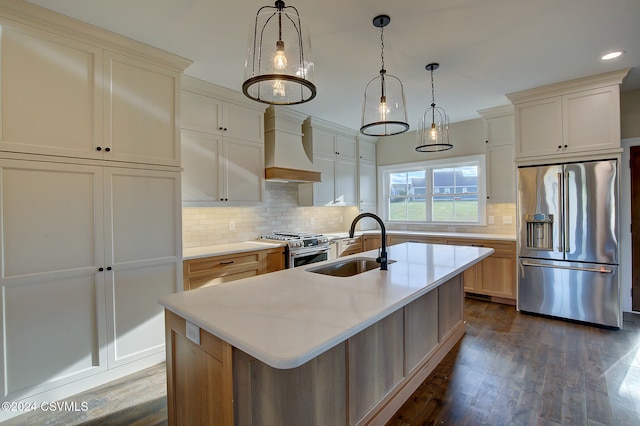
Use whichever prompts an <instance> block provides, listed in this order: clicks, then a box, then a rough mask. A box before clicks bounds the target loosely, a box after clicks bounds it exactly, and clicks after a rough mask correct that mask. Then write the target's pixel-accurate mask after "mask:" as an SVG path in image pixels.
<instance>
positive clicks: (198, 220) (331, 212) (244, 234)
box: [182, 182, 358, 247]
mask: <svg viewBox="0 0 640 426" xmlns="http://www.w3.org/2000/svg"><path fill="white" fill-rule="evenodd" d="M357 214H358V209H357V208H356V207H298V185H297V184H294V183H277V182H265V201H264V202H263V204H262V205H259V206H255V207H208V208H195V207H184V208H183V209H182V242H183V246H184V247H200V246H208V245H214V244H227V243H236V242H241V241H247V240H255V239H257V238H259V237H260V235H262V234H267V233H270V232H274V231H297V232H318V233H330V232H345V231H346V230H348V227H349V225H351V221H352V220H353V218H354V217H356V215H357ZM231 221H233V222H234V227H235V229H234V230H230V229H229V228H230V222H231Z"/></svg>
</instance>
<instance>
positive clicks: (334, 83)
mask: <svg viewBox="0 0 640 426" xmlns="http://www.w3.org/2000/svg"><path fill="white" fill-rule="evenodd" d="M29 1H30V3H33V4H36V5H40V6H43V7H46V8H49V9H52V10H55V11H57V12H60V13H62V14H65V15H68V16H71V17H74V18H77V19H80V20H82V21H85V22H88V23H91V24H94V25H97V26H99V27H102V28H106V29H108V30H111V31H113V32H115V33H118V34H122V35H124V36H127V37H130V38H133V39H136V40H139V41H141V42H144V43H147V44H149V45H152V46H156V47H159V48H161V49H164V50H167V51H169V52H172V53H175V54H178V55H180V56H183V57H185V58H188V59H191V60H192V61H193V64H192V65H191V66H190V67H189V68H188V69H187V70H186V71H185V73H186V74H188V75H191V76H194V77H197V78H200V79H203V80H206V81H210V82H212V83H216V84H218V85H221V86H225V87H228V88H231V89H234V90H237V91H238V92H240V91H241V86H242V81H243V79H244V61H245V52H246V47H247V41H248V34H249V28H250V24H251V23H252V21H253V19H254V18H255V14H256V12H257V10H258V9H259V8H260V7H261V6H264V5H267V4H268V5H272V4H273V3H272V2H271V1H261V0H240V1H238V0H236V1H216V0H134V1H131V0H58V1H52V0H29ZM286 5H288V6H295V7H296V8H297V9H298V11H299V12H300V16H301V17H302V19H303V20H304V21H306V23H307V24H308V26H309V28H310V36H311V47H312V59H313V62H314V64H315V72H316V82H315V83H316V86H317V88H318V95H317V97H316V98H315V99H313V100H312V101H310V102H308V103H306V104H302V105H298V106H295V107H292V108H294V109H296V110H298V111H301V112H303V113H306V114H309V115H313V116H315V117H318V118H322V119H325V120H329V121H332V122H334V123H338V124H342V125H344V126H347V127H349V128H352V129H359V128H360V119H361V118H360V114H361V108H362V97H363V94H364V88H365V85H366V83H367V82H368V81H369V80H370V79H371V78H373V77H375V76H376V75H377V74H378V71H379V69H380V30H379V29H378V28H376V27H374V26H373V24H372V20H373V18H374V17H375V16H377V15H380V14H387V15H389V16H390V17H391V22H390V24H389V26H387V27H386V28H385V29H384V44H385V50H384V56H385V68H386V69H387V72H388V73H389V74H393V75H395V76H397V77H398V78H400V80H401V81H402V83H403V85H404V88H405V97H406V99H407V111H408V114H409V124H410V125H411V128H412V129H415V127H416V125H417V123H418V120H419V118H420V116H421V115H422V114H423V113H424V110H425V108H426V107H427V106H428V104H429V103H430V101H431V99H430V98H431V94H430V91H431V89H430V80H429V78H430V77H429V74H428V72H427V71H426V70H425V65H426V64H428V63H430V62H439V63H440V68H439V69H438V70H436V71H435V72H434V80H435V98H436V103H437V104H438V106H441V107H443V108H444V109H445V110H446V111H447V114H448V115H449V116H450V120H451V122H457V121H463V120H469V119H474V118H479V115H478V114H477V111H478V110H480V109H484V108H490V107H495V106H500V105H505V104H508V103H509V101H508V100H507V98H506V97H505V94H506V93H511V92H516V91H520V90H524V89H529V88H533V87H538V86H541V85H546V84H551V83H557V82H562V81H566V80H571V79H575V78H579V77H586V76H589V75H594V74H599V73H603V72H607V71H613V70H618V69H621V68H626V67H634V69H633V70H632V71H631V73H630V75H629V77H628V78H627V80H626V82H625V84H624V85H623V91H627V90H635V89H640V25H639V24H638V21H639V19H640V1H639V0H606V1H605V0H535V1H531V0H429V1H424V0H397V1H394V2H390V1H384V0H348V1H344V0H343V1H339V0H324V1H317V0H290V1H289V0H287V1H286ZM618 49H623V50H625V51H626V53H625V55H623V56H622V57H621V58H618V59H616V60H613V61H609V62H604V61H602V60H600V57H601V56H602V55H603V54H604V53H607V52H609V51H611V50H618Z"/></svg>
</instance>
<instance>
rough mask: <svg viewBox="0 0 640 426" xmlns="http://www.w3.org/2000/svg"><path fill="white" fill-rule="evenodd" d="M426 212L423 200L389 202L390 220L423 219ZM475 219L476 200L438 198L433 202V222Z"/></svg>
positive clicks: (476, 213) (476, 212)
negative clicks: (438, 199)
mask: <svg viewBox="0 0 640 426" xmlns="http://www.w3.org/2000/svg"><path fill="white" fill-rule="evenodd" d="M426 214H427V213H426V205H425V202H424V201H407V202H406V203H403V202H400V203H391V204H390V211H389V219H390V220H399V221H403V220H406V221H425V220H426ZM477 220H478V202H477V201H453V200H446V201H445V200H440V201H436V202H435V203H434V208H433V221H435V222H476V221H477Z"/></svg>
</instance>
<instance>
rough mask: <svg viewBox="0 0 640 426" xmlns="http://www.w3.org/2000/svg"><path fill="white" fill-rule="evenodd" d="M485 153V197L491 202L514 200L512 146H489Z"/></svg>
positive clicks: (514, 173) (514, 170) (514, 178)
mask: <svg viewBox="0 0 640 426" xmlns="http://www.w3.org/2000/svg"><path fill="white" fill-rule="evenodd" d="M486 153H487V171H488V173H487V198H488V199H489V201H490V202H492V203H515V202H516V186H515V181H516V166H515V163H514V155H515V153H514V146H513V145H502V146H493V147H489V148H487V150H486Z"/></svg>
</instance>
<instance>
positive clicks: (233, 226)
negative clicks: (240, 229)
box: [229, 220, 236, 231]
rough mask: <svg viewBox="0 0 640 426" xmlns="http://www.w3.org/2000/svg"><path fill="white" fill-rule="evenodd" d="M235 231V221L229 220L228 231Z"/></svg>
mask: <svg viewBox="0 0 640 426" xmlns="http://www.w3.org/2000/svg"><path fill="white" fill-rule="evenodd" d="M235 230H236V221H235V220H230V221H229V231H235Z"/></svg>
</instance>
